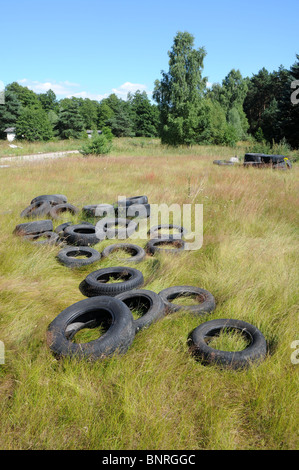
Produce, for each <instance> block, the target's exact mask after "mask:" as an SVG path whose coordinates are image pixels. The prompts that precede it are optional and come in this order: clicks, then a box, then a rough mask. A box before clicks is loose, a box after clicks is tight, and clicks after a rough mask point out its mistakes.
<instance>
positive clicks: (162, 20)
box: [0, 0, 299, 100]
mask: <svg viewBox="0 0 299 470" xmlns="http://www.w3.org/2000/svg"><path fill="white" fill-rule="evenodd" d="M298 18H299V2H298V0H284V1H277V0H259V1H258V0H241V1H238V0H225V1H224V0H214V1H213V0H212V1H209V0H205V1H202V0H185V1H182V0H160V1H158V0H152V1H146V0H143V1H142V2H141V1H137V0H105V1H103V0H84V1H83V0H51V1H49V0H14V2H2V5H1V7H0V39H1V45H2V47H1V61H0V81H3V82H4V84H5V85H7V84H8V83H11V82H13V81H19V83H21V84H22V85H24V86H28V87H29V88H31V89H33V90H34V91H36V92H37V93H41V92H45V91H47V89H49V88H52V89H53V90H54V91H55V93H56V95H57V97H58V98H59V99H60V98H62V97H64V96H70V95H74V96H82V97H90V98H92V99H98V100H100V99H102V98H103V97H105V96H108V95H109V94H110V93H113V92H114V93H116V94H117V95H118V96H120V97H122V98H124V99H125V98H126V96H127V92H128V91H133V92H134V91H136V89H140V90H145V91H146V92H147V93H148V94H149V96H151V92H152V90H153V88H154V81H155V80H156V79H157V78H158V79H159V78H161V70H168V55H167V52H168V50H169V49H170V48H171V46H172V43H173V38H174V36H175V35H176V33H177V32H178V31H188V32H189V33H191V34H193V35H194V37H195V47H201V46H204V47H205V49H206V51H207V56H206V58H205V61H204V76H207V77H208V81H209V82H210V83H213V82H221V81H222V80H223V78H224V77H225V76H226V75H227V74H228V72H229V71H230V70H231V69H232V68H236V69H239V70H240V71H241V73H242V75H243V76H252V74H253V73H257V72H258V71H259V70H260V69H261V68H262V67H266V68H267V69H268V70H269V71H273V70H277V68H278V67H279V65H281V64H282V65H284V66H285V67H289V66H290V65H292V64H293V63H294V62H295V59H296V56H295V54H296V53H297V54H299V34H298V30H299V24H298Z"/></svg>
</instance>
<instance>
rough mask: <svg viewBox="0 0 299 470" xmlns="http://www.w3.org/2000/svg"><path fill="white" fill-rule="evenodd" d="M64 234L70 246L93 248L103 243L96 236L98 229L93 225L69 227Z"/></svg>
mask: <svg viewBox="0 0 299 470" xmlns="http://www.w3.org/2000/svg"><path fill="white" fill-rule="evenodd" d="M63 233H64V238H65V239H66V240H67V243H68V244H69V245H75V246H93V245H96V244H97V243H99V242H100V241H101V240H100V239H99V238H98V237H97V235H96V227H95V226H94V225H92V224H90V225H89V224H78V225H68V226H67V227H65V229H64V232H63Z"/></svg>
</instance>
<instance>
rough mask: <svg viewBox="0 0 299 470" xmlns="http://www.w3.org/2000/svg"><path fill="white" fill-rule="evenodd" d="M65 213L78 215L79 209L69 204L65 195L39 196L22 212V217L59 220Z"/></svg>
mask: <svg viewBox="0 0 299 470" xmlns="http://www.w3.org/2000/svg"><path fill="white" fill-rule="evenodd" d="M63 212H70V213H71V214H73V215H75V214H78V212H79V209H78V208H77V207H75V206H73V205H72V204H69V203H68V202H67V197H66V196H64V195H63V194H50V195H43V196H37V197H35V198H34V199H32V201H31V203H30V205H29V206H28V207H26V209H24V210H23V211H22V212H21V217H26V218H31V219H34V218H39V217H51V218H52V219H58V218H59V215H60V214H61V213H63Z"/></svg>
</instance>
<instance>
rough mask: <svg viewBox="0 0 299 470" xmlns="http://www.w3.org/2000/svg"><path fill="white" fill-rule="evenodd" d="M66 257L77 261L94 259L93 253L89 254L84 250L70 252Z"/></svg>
mask: <svg viewBox="0 0 299 470" xmlns="http://www.w3.org/2000/svg"><path fill="white" fill-rule="evenodd" d="M66 255H67V256H68V257H69V258H77V259H86V258H91V257H92V253H89V252H88V251H84V250H78V251H68V252H67V254H66Z"/></svg>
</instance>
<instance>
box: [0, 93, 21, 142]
mask: <svg viewBox="0 0 299 470" xmlns="http://www.w3.org/2000/svg"><path fill="white" fill-rule="evenodd" d="M20 113H21V103H20V102H19V100H18V98H17V95H16V94H15V93H14V92H12V91H10V90H6V91H5V103H4V104H1V105H0V138H1V139H3V138H6V134H5V133H4V130H5V129H6V128H7V127H15V125H16V122H17V120H18V117H19V116H20Z"/></svg>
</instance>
